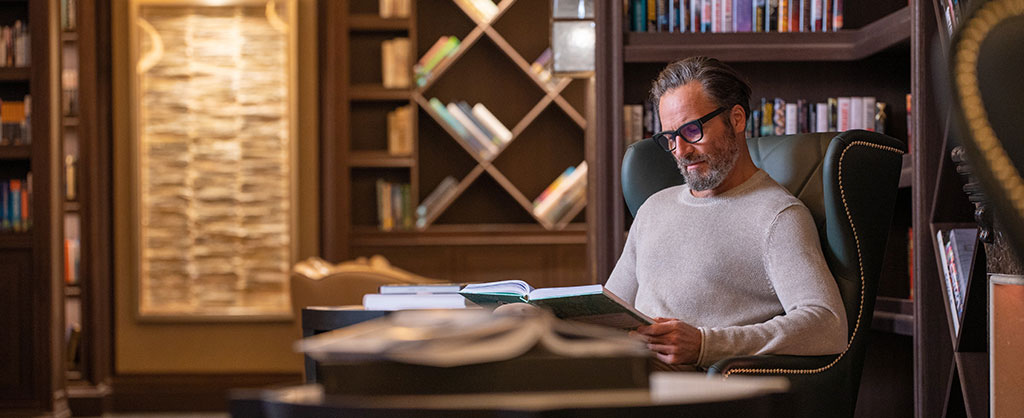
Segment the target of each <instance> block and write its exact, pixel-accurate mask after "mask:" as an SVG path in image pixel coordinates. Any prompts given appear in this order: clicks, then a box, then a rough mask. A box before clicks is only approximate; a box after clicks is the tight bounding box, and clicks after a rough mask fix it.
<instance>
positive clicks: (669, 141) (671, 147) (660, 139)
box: [653, 107, 728, 152]
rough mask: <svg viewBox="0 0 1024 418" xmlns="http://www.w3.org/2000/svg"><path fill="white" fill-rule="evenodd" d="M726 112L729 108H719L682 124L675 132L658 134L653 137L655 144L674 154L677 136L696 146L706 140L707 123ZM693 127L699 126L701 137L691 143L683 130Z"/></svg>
mask: <svg viewBox="0 0 1024 418" xmlns="http://www.w3.org/2000/svg"><path fill="white" fill-rule="evenodd" d="M726 110H728V108H726V107H719V108H718V109H715V110H712V111H711V113H708V114H706V115H704V116H701V117H700V119H697V120H694V121H690V122H686V123H684V124H682V125H681V126H679V127H678V128H676V129H675V130H670V131H662V132H658V133H656V134H654V136H653V139H654V142H656V143H658V145H660V146H661V149H663V150H665V151H667V152H672V151H675V150H676V137H677V136H678V137H680V138H683V141H686V142H687V143H689V144H696V143H698V142H700V141H701V140H702V139H704V124H705V123H707V122H708V121H709V120H711V119H714V117H715V116H718V115H720V114H722V112H724V111H726ZM692 125H696V126H697V129H698V130H699V131H700V136H699V137H697V139H694V140H692V141H691V140H690V139H689V138H687V137H686V136H685V135H683V128H686V127H687V126H692Z"/></svg>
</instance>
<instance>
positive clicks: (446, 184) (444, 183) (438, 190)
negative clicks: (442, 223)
mask: <svg viewBox="0 0 1024 418" xmlns="http://www.w3.org/2000/svg"><path fill="white" fill-rule="evenodd" d="M457 185H458V181H456V180H455V178H454V177H452V176H447V177H445V178H444V180H441V183H439V184H438V185H437V187H435V188H434V190H433V191H431V192H430V194H429V195H427V198H426V199H423V201H422V202H420V205H419V206H418V207H417V208H416V216H417V217H426V216H427V213H428V212H429V209H430V208H431V207H432V206H433V205H435V204H436V202H437V201H438V199H440V198H441V196H443V195H444V193H445V191H446V190H448V188H452V187H455V186H457Z"/></svg>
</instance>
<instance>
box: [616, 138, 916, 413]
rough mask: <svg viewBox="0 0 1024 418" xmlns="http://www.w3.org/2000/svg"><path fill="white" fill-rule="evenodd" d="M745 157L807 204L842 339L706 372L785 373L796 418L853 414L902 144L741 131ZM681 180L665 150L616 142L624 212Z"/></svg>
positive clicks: (645, 143) (733, 361) (738, 360)
mask: <svg viewBox="0 0 1024 418" xmlns="http://www.w3.org/2000/svg"><path fill="white" fill-rule="evenodd" d="M747 147H748V149H749V150H750V154H751V157H752V158H753V160H754V164H755V165H757V166H758V167H760V168H761V169H763V170H765V171H766V172H767V173H768V175H769V176H771V177H772V178H773V179H774V180H775V181H777V182H778V183H779V184H781V185H782V186H784V187H785V188H786V189H788V190H789V191H790V193H793V195H795V196H796V197H797V198H799V199H800V200H801V201H803V203H804V204H805V205H806V206H807V207H808V209H810V212H811V215H812V216H813V217H814V222H815V223H816V224H817V227H818V235H819V237H820V239H821V246H822V252H823V253H824V255H825V260H826V262H827V263H828V266H829V269H830V270H831V271H832V275H833V276H834V277H835V280H836V283H837V284H838V286H839V292H840V294H841V296H842V299H843V304H844V305H845V308H846V317H847V320H848V330H849V340H848V344H847V347H846V349H845V350H844V351H843V352H842V353H839V354H837V355H827V356H789V355H761V356H746V357H735V358H728V359H723V360H721V361H719V362H717V363H715V364H714V365H712V367H711V368H710V369H709V370H708V373H709V374H712V375H721V376H723V377H726V378H727V377H728V376H730V375H774V376H785V377H788V378H789V379H790V381H791V383H792V391H793V394H794V398H795V403H796V404H797V405H798V406H799V411H797V416H801V417H804V416H806V417H832V416H836V417H850V416H853V411H854V407H855V406H856V403H857V402H856V401H857V390H858V389H859V385H860V377H861V369H862V366H863V364H864V352H865V349H866V346H865V344H866V342H867V341H866V338H867V336H866V331H867V327H869V326H870V325H871V319H872V314H873V313H874V305H875V294H876V290H877V288H878V277H879V274H880V272H881V267H882V258H883V255H884V251H885V244H886V240H887V239H888V233H889V226H890V224H891V222H892V215H893V208H894V206H895V203H896V192H897V190H898V183H899V177H900V167H901V165H902V154H903V153H904V152H905V150H906V148H905V145H904V144H903V143H902V142H901V141H898V140H896V139H894V138H891V137H888V136H885V135H881V134H877V133H874V132H867V131H859V130H858V131H848V132H844V133H840V134H838V135H837V134H835V133H810V134H799V135H787V136H771V137H760V138H750V139H748V140H747ZM682 183H683V178H682V175H681V174H680V173H679V169H678V168H677V167H676V164H675V161H674V160H673V158H672V156H671V155H670V154H668V153H666V152H665V151H663V150H662V149H661V148H660V147H659V146H658V145H657V144H655V143H654V141H652V140H650V139H645V140H643V141H640V142H638V143H636V144H633V145H632V146H630V147H629V149H628V150H627V151H626V154H625V157H624V159H623V164H622V188H623V189H622V192H623V196H624V198H625V200H626V204H627V206H628V207H629V210H630V212H631V213H632V214H633V215H635V214H636V211H637V209H639V208H640V205H642V204H643V202H644V201H645V200H646V199H647V197H649V196H650V195H651V194H653V193H654V192H656V191H658V190H661V189H663V188H665V187H670V186H674V185H679V184H682Z"/></svg>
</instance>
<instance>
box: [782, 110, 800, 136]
mask: <svg viewBox="0 0 1024 418" xmlns="http://www.w3.org/2000/svg"><path fill="white" fill-rule="evenodd" d="M798 117H799V113H798V112H797V106H796V103H786V130H785V132H786V135H793V134H796V133H797V130H798V129H799V126H800V125H799V122H797V120H798Z"/></svg>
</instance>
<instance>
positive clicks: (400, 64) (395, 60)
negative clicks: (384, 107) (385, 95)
mask: <svg viewBox="0 0 1024 418" xmlns="http://www.w3.org/2000/svg"><path fill="white" fill-rule="evenodd" d="M409 48H410V47H409V38H394V39H388V40H385V41H384V42H381V44H380V50H381V51H380V56H381V79H382V81H383V84H384V87H386V88H389V89H404V88H408V87H409V86H410V85H411V84H412V81H411V80H410V78H409V77H410V74H409V64H410V60H409V55H410V49H409Z"/></svg>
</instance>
